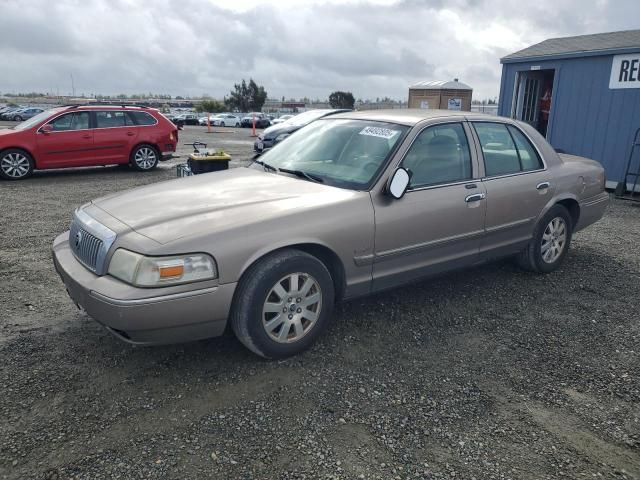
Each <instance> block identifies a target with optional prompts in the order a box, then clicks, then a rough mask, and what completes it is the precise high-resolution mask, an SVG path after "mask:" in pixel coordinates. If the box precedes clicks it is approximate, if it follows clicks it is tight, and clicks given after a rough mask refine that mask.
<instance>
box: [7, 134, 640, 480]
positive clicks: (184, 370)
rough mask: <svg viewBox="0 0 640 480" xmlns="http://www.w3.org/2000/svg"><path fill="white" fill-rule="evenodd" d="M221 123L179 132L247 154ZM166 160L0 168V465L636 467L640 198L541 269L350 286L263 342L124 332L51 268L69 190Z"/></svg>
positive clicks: (316, 472)
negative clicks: (295, 332)
mask: <svg viewBox="0 0 640 480" xmlns="http://www.w3.org/2000/svg"><path fill="white" fill-rule="evenodd" d="M216 130H219V129H216ZM226 130H227V132H228V133H224V134H223V133H220V134H205V133H204V132H203V129H200V128H198V127H192V128H190V127H187V129H186V130H185V131H184V132H183V133H182V134H181V143H183V142H185V141H189V139H191V138H196V137H198V138H212V139H215V141H214V142H213V144H215V146H221V147H223V148H226V149H227V150H228V151H230V153H231V154H232V155H233V156H234V159H236V160H235V161H234V165H238V164H241V163H243V162H244V161H246V160H247V159H248V158H250V155H251V143H252V139H251V138H248V135H249V132H248V131H246V130H244V131H243V130H235V129H226ZM185 151H186V150H185ZM176 163H178V160H174V161H171V162H170V163H169V164H162V165H161V167H160V168H159V169H158V170H156V171H155V172H151V173H149V174H140V173H136V172H132V171H127V170H122V169H117V168H93V169H83V170H67V171H60V172H46V173H39V174H37V175H35V176H34V178H32V179H30V180H28V181H24V182H16V183H10V182H0V204H1V205H2V207H3V217H2V222H1V223H0V312H1V314H2V315H1V317H0V319H1V324H0V364H1V365H2V368H1V369H0V382H1V384H2V394H1V395H0V432H1V434H0V478H11V479H13V478H15V479H18V478H19V479H28V478H34V479H63V478H65V479H66V478H79V479H80V478H82V479H102V478H121V479H128V478H135V479H138V478H154V479H160V478H162V479H165V478H166V479H201V478H219V479H270V478H279V479H303V478H304V479H313V478H323V479H331V478H335V479H338V478H344V479H350V478H356V479H357V478H364V479H396V478H397V479H445V478H446V479H450V478H463V479H477V480H481V479H551V478H578V479H582V478H606V479H639V478H640V378H639V375H640V361H639V349H640V346H639V343H638V342H639V340H640V320H639V314H638V301H637V299H638V298H639V297H640V282H639V280H640V278H639V277H640V253H639V252H638V247H637V245H638V243H637V238H638V237H639V236H640V208H638V205H633V204H629V203H622V202H617V201H614V202H613V203H612V205H611V207H610V209H609V212H608V214H607V216H606V217H605V218H604V219H603V220H602V221H601V222H599V223H598V224H596V225H594V226H592V227H590V228H589V229H587V230H586V231H583V232H581V233H579V234H577V235H576V237H575V238H574V243H573V245H572V249H571V253H570V255H569V257H568V258H567V261H566V263H565V264H564V266H563V267H562V268H561V269H560V270H558V271H557V272H555V273H553V274H550V275H546V276H539V275H534V274H529V273H525V272H522V271H520V270H518V269H517V268H516V267H514V266H513V265H512V264H511V263H510V262H508V261H503V262H499V263H495V264H491V265H488V266H484V267H482V268H478V269H474V270H468V271H464V272H459V273H455V274H451V275H447V276H444V277H441V278H438V279H434V280H430V281H427V282H422V283H416V284H414V285H412V286H409V287H405V288H401V289H397V290H394V291H391V292H388V293H385V294H381V295H376V296H374V297H370V298H364V299H360V300H356V301H352V302H348V303H345V304H343V305H341V306H339V307H338V308H337V310H336V314H335V321H334V322H333V324H332V326H331V328H330V330H329V332H328V333H327V334H326V335H325V336H324V337H323V338H322V339H321V341H320V342H319V343H318V344H317V345H316V346H315V347H314V348H312V349H311V350H310V351H309V352H307V353H305V354H303V355H300V356H298V357H296V358H292V359H288V360H286V361H280V362H267V361H263V360H261V359H259V358H257V357H256V356H254V355H252V354H251V353H249V352H248V351H247V350H245V349H244V348H243V347H242V346H241V345H240V343H239V342H238V341H236V340H235V339H234V338H233V337H232V336H226V337H222V338H217V339H212V340H207V341H202V342H196V343H190V344H183V345H175V346H166V347H151V348H141V347H133V346H130V345H128V344H125V343H122V342H120V341H118V340H117V339H115V338H113V337H112V336H111V335H110V334H108V333H106V332H105V331H104V330H103V329H102V328H101V327H99V326H98V325H97V324H96V323H95V322H93V321H92V320H91V319H90V318H88V317H87V316H85V315H84V314H82V313H80V312H79V311H78V310H77V309H76V308H75V306H74V305H73V304H72V303H71V301H70V300H69V299H68V298H67V295H66V293H65V291H64V288H63V286H62V283H61V282H60V280H59V279H58V277H57V275H56V273H55V272H54V270H53V266H52V263H51V259H50V245H51V242H52V240H53V238H54V237H55V236H56V235H57V234H58V233H60V232H62V231H63V230H65V229H66V228H67V227H68V224H69V221H70V215H71V212H72V210H73V209H74V208H75V207H76V206H78V205H80V204H82V203H83V202H86V201H88V200H90V199H92V198H94V197H97V196H100V195H104V194H107V193H110V192H114V191H119V190H124V189H127V188H130V187H132V186H136V185H142V184H145V183H150V182H156V181H160V180H164V179H168V178H171V177H173V176H174V175H175V170H174V165H175V164H176Z"/></svg>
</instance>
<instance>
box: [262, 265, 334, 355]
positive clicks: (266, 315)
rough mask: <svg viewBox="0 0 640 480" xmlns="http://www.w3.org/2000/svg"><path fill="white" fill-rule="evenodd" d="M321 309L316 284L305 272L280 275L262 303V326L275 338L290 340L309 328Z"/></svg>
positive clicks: (280, 341) (318, 286)
mask: <svg viewBox="0 0 640 480" xmlns="http://www.w3.org/2000/svg"><path fill="white" fill-rule="evenodd" d="M321 309H322V290H321V289H320V285H319V284H318V282H317V281H316V279H315V278H313V277H312V276H311V275H309V274H307V273H292V274H290V275H287V276H286V277H283V278H281V279H280V280H279V281H278V282H277V283H276V284H275V285H274V286H273V288H272V289H271V290H270V291H269V294H268V295H267V298H266V299H265V302H264V306H263V307H262V326H263V327H264V329H265V331H266V332H267V334H268V335H269V336H270V337H271V338H272V339H273V340H275V341H276V342H279V343H293V342H297V341H298V340H300V339H301V338H302V337H304V336H305V335H306V334H307V333H309V331H310V330H311V329H312V328H313V326H314V325H315V324H316V321H317V320H318V317H319V316H320V311H321Z"/></svg>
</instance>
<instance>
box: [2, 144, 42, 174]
mask: <svg viewBox="0 0 640 480" xmlns="http://www.w3.org/2000/svg"><path fill="white" fill-rule="evenodd" d="M33 169H34V162H33V158H32V157H31V155H29V154H28V153H27V152H25V151H24V150H20V149H17V148H10V149H8V150H4V151H2V152H0V178H4V179H5V180H24V179H25V178H28V177H30V176H31V175H32V174H33Z"/></svg>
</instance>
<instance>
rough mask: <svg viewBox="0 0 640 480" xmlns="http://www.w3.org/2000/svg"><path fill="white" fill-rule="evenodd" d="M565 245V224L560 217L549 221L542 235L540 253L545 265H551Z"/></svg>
mask: <svg viewBox="0 0 640 480" xmlns="http://www.w3.org/2000/svg"><path fill="white" fill-rule="evenodd" d="M566 244H567V224H566V223H565V221H564V219H563V218H561V217H555V218H554V219H553V220H551V221H550V222H549V223H548V224H547V227H546V228H545V229H544V233H543V234H542V244H541V247H540V253H541V254H542V260H543V261H544V262H545V263H553V262H555V261H556V260H558V258H560V255H562V252H563V251H564V249H565V246H566Z"/></svg>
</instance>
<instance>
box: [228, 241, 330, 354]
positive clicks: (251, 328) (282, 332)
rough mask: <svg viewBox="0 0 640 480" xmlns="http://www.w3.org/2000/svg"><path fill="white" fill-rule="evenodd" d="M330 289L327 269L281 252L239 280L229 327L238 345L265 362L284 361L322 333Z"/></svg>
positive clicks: (299, 255)
mask: <svg viewBox="0 0 640 480" xmlns="http://www.w3.org/2000/svg"><path fill="white" fill-rule="evenodd" d="M334 295H335V292H334V287H333V280H332V279H331V274H330V273H329V271H328V270H327V267H326V266H325V265H324V264H323V263H322V262H321V261H320V260H318V259H317V258H316V257H314V256H312V255H309V254H307V253H305V252H302V251H300V250H293V249H291V250H283V251H280V252H277V253H274V254H272V255H269V256H267V257H265V258H263V259H262V260H260V261H258V262H257V263H256V264H254V265H253V266H252V267H251V268H249V270H248V271H247V272H246V273H245V274H244V275H243V278H242V280H241V281H240V284H239V286H238V291H237V292H236V295H235V300H234V305H233V308H232V312H231V316H230V321H231V327H232V328H233V331H234V332H235V334H236V336H237V337H238V339H239V340H240V341H241V342H242V343H243V344H244V345H245V346H246V347H247V348H248V349H249V350H251V351H253V352H254V353H256V354H258V355H260V356H262V357H265V358H284V357H288V356H291V355H295V354H297V353H300V352H302V351H304V350H306V349H307V348H309V346H311V345H312V344H313V343H314V342H315V341H316V339H317V338H318V337H319V336H320V335H321V334H322V332H323V331H324V330H325V329H326V327H327V325H328V323H329V320H330V317H331V311H332V309H333V302H334Z"/></svg>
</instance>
